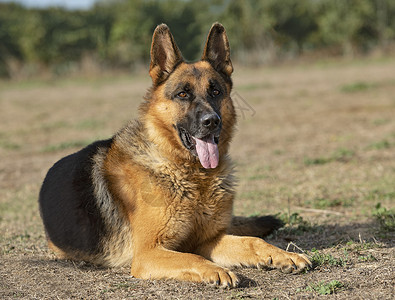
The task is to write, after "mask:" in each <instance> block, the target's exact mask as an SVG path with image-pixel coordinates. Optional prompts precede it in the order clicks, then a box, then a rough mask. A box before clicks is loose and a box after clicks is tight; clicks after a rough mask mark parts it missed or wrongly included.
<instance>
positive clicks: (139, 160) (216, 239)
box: [54, 24, 310, 287]
mask: <svg viewBox="0 0 395 300" xmlns="http://www.w3.org/2000/svg"><path fill="white" fill-rule="evenodd" d="M151 57H152V60H151V66H150V75H151V77H152V80H153V88H152V89H151V90H150V91H149V92H148V94H147V97H146V101H145V102H144V103H143V104H142V105H141V107H140V116H139V119H138V121H133V122H130V123H129V124H128V125H127V126H126V127H125V128H124V129H122V130H121V131H120V132H118V133H117V134H116V136H115V137H114V139H113V143H112V145H111V147H110V148H109V149H106V151H104V150H100V151H98V153H97V154H96V156H95V157H94V163H95V167H94V169H93V173H92V178H93V185H94V192H95V197H96V199H97V203H98V205H99V207H100V209H101V214H102V217H103V219H104V221H105V223H106V224H107V226H108V228H109V230H110V232H111V235H110V238H108V239H107V240H103V241H102V247H103V249H104V250H103V252H102V254H101V256H100V257H96V258H95V259H94V260H95V261H96V262H101V263H103V264H105V265H109V266H119V265H124V264H131V274H132V275H133V276H135V277H138V278H145V279H160V278H174V279H179V280H186V281H195V282H207V283H215V284H217V285H221V286H228V287H234V286H236V285H237V284H238V282H239V280H238V278H237V276H236V275H235V274H234V273H233V272H232V271H230V270H229V269H227V267H232V266H251V267H260V266H268V267H276V268H279V269H282V270H283V271H285V272H298V271H300V270H302V269H304V268H306V267H307V266H309V265H310V262H309V260H308V259H307V258H306V257H304V256H302V255H299V254H295V253H289V252H285V251H283V250H281V249H279V248H276V247H274V246H272V245H269V244H268V243H266V242H265V241H263V240H262V239H259V238H255V237H241V236H235V235H230V234H227V232H231V233H236V232H237V233H240V234H242V233H243V232H244V233H245V232H247V234H248V233H250V232H252V231H257V230H258V229H259V228H258V229H256V228H255V229H253V230H252V229H251V226H250V225H251V224H249V223H248V222H246V221H244V220H242V219H238V220H236V221H234V222H233V223H232V207H233V199H234V195H235V191H234V186H235V179H234V176H233V167H232V163H231V161H230V158H229V156H228V149H229V144H230V141H231V138H232V136H233V131H234V126H235V124H236V113H235V109H234V106H233V104H232V100H231V98H230V92H231V81H230V77H229V80H226V76H230V74H231V73H232V71H233V67H232V64H231V61H230V57H229V45H228V40H227V37H226V34H225V30H224V29H223V27H222V25H220V24H215V25H214V26H213V28H212V30H211V31H210V34H209V37H208V40H207V43H206V47H205V50H204V54H203V57H202V61H200V62H197V63H194V64H187V63H184V62H182V57H181V54H180V52H179V50H178V48H177V46H176V45H175V43H174V39H173V38H172V36H171V34H170V31H169V30H168V28H167V26H165V25H160V26H159V27H158V28H157V29H156V30H155V33H154V37H153V44H152V49H151ZM221 73H222V74H225V75H224V76H225V77H224V76H223V75H221ZM213 78H214V79H215V80H216V81H217V82H220V84H221V86H223V87H225V90H224V91H223V97H222V100H221V106H220V114H221V118H222V130H221V136H220V140H219V141H220V142H219V145H218V147H219V164H218V167H216V168H215V169H204V168H203V167H202V165H201V164H200V162H199V160H198V159H197V158H196V157H194V156H193V155H192V154H191V152H190V151H188V150H187V149H186V148H185V147H184V146H183V144H182V142H181V140H180V137H179V136H178V132H177V130H176V129H175V126H174V124H177V122H178V121H180V120H183V119H184V118H186V116H187V114H188V112H189V111H190V110H191V109H192V108H193V105H194V104H193V102H182V104H180V103H181V102H178V101H174V100H172V99H169V97H168V96H166V95H167V94H166V93H168V91H169V90H172V89H174V87H175V86H176V85H177V84H178V83H179V82H180V81H187V82H188V83H189V84H190V85H191V86H193V87H194V89H195V93H196V94H198V95H205V93H206V89H207V87H208V86H209V85H210V82H209V81H210V80H211V79H213ZM207 103H208V102H207ZM207 105H209V104H207ZM231 223H232V225H231ZM55 248H56V247H55ZM55 248H54V249H55Z"/></svg>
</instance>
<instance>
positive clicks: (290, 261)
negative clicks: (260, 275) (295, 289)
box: [265, 249, 312, 273]
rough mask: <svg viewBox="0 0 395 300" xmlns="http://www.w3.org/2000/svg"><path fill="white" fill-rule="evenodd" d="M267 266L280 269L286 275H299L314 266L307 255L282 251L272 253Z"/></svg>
mask: <svg viewBox="0 0 395 300" xmlns="http://www.w3.org/2000/svg"><path fill="white" fill-rule="evenodd" d="M265 265H266V266H268V267H273V268H276V269H280V270H281V271H282V272H284V273H299V272H301V271H303V270H304V269H306V268H311V266H312V264H311V262H310V260H309V259H308V258H307V257H306V256H305V255H303V254H298V253H293V252H287V251H284V250H281V249H277V251H275V252H273V253H270V254H269V255H268V257H267V261H266V263H265Z"/></svg>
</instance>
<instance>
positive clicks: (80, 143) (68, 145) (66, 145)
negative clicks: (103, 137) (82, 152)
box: [41, 139, 95, 152]
mask: <svg viewBox="0 0 395 300" xmlns="http://www.w3.org/2000/svg"><path fill="white" fill-rule="evenodd" d="M93 141H95V139H86V140H75V141H70V142H63V143H59V144H53V145H48V146H45V147H44V148H42V149H41V151H42V152H56V151H61V150H66V149H72V148H81V147H85V146H87V145H89V144H90V143H92V142H93Z"/></svg>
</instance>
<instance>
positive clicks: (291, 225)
mask: <svg viewBox="0 0 395 300" xmlns="http://www.w3.org/2000/svg"><path fill="white" fill-rule="evenodd" d="M275 216H276V217H277V218H279V219H280V220H281V221H282V222H283V223H284V227H282V228H281V229H280V231H281V232H282V233H286V234H292V235H301V234H303V233H305V232H313V231H317V230H318V229H319V227H315V226H312V224H311V223H310V222H308V221H306V220H304V219H303V217H302V216H300V215H299V214H298V213H292V214H288V213H278V214H276V215H275Z"/></svg>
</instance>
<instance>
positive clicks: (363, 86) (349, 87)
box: [340, 81, 377, 93]
mask: <svg viewBox="0 0 395 300" xmlns="http://www.w3.org/2000/svg"><path fill="white" fill-rule="evenodd" d="M376 87H377V84H375V83H369V82H365V81H356V82H353V83H349V84H345V85H342V86H341V87H340V91H342V92H344V93H357V92H364V91H367V90H370V89H373V88H376Z"/></svg>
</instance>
